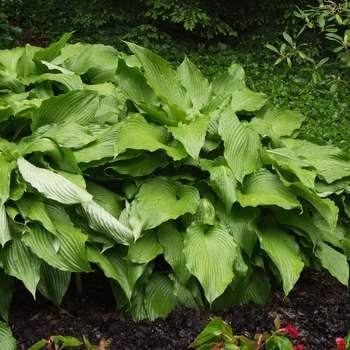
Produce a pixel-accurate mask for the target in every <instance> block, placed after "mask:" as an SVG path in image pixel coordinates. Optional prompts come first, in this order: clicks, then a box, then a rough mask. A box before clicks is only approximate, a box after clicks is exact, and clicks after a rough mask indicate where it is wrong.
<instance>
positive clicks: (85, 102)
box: [31, 90, 98, 130]
mask: <svg viewBox="0 0 350 350" xmlns="http://www.w3.org/2000/svg"><path fill="white" fill-rule="evenodd" d="M97 107H98V98H97V93H96V92H95V91H88V90H76V91H70V92H67V93H66V94H62V95H59V96H54V97H51V98H49V99H47V100H45V101H43V103H42V104H41V106H40V107H39V108H37V109H35V111H34V112H33V122H32V125H31V127H32V130H36V129H37V128H38V127H40V126H42V125H46V124H53V123H56V124H59V123H62V122H64V121H65V122H74V123H78V124H81V125H87V124H88V123H90V122H91V121H92V120H93V118H94V116H95V113H96V110H97Z"/></svg>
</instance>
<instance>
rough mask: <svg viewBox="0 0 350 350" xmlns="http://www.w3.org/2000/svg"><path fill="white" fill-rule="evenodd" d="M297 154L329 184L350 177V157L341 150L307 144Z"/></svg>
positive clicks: (299, 148) (297, 150)
mask: <svg viewBox="0 0 350 350" xmlns="http://www.w3.org/2000/svg"><path fill="white" fill-rule="evenodd" d="M296 152H297V154H298V156H299V157H301V158H302V159H303V161H304V162H305V163H307V164H308V165H309V166H312V167H314V169H315V171H316V173H317V176H318V177H319V178H321V179H323V180H325V181H326V182H327V183H332V182H334V181H336V180H339V179H341V178H343V177H346V176H350V157H349V156H348V155H347V154H346V152H344V151H342V150H340V149H339V148H336V147H334V146H330V145H326V146H320V145H316V144H314V143H311V142H305V143H304V144H303V145H302V146H301V147H298V148H296Z"/></svg>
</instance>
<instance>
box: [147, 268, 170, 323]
mask: <svg viewBox="0 0 350 350" xmlns="http://www.w3.org/2000/svg"><path fill="white" fill-rule="evenodd" d="M144 305H145V309H146V311H147V316H148V319H149V320H150V321H154V320H155V319H156V318H157V317H166V316H167V315H168V314H169V313H170V311H171V310H172V309H173V308H174V307H175V306H176V303H175V298H174V282H173V281H172V280H171V279H170V278H169V277H168V276H167V274H166V273H165V272H162V271H157V272H154V273H152V275H151V276H150V278H149V280H148V282H147V284H146V287H145V299H144Z"/></svg>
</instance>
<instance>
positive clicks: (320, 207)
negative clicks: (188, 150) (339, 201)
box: [292, 182, 339, 230]
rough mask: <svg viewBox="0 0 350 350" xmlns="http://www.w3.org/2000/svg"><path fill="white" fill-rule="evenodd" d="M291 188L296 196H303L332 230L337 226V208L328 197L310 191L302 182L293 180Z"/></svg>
mask: <svg viewBox="0 0 350 350" xmlns="http://www.w3.org/2000/svg"><path fill="white" fill-rule="evenodd" d="M292 190H293V192H294V193H295V194H297V195H298V196H300V197H302V198H305V199H306V200H307V201H308V202H310V203H311V204H312V206H313V207H314V208H316V210H317V211H318V212H319V213H320V214H321V215H322V216H323V217H324V219H325V220H326V221H327V222H328V224H329V227H330V228H331V229H332V230H333V229H334V228H335V227H336V226H337V221H338V213H339V208H338V207H337V206H336V205H335V204H334V202H333V201H332V200H331V199H329V198H320V197H319V196H318V195H317V194H316V193H314V192H312V191H310V190H309V189H308V188H307V187H305V186H304V185H303V184H302V183H300V182H299V183H298V182H295V183H294V184H293V185H292Z"/></svg>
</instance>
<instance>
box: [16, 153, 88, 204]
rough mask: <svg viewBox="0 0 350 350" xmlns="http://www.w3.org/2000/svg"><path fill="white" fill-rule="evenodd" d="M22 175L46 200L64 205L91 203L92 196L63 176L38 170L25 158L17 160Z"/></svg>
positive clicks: (45, 170)
mask: <svg viewBox="0 0 350 350" xmlns="http://www.w3.org/2000/svg"><path fill="white" fill-rule="evenodd" d="M17 164H18V168H19V171H20V172H21V175H22V176H23V178H24V179H25V181H27V182H29V183H30V184H31V185H32V186H33V187H35V188H36V189H37V190H38V191H39V192H40V193H42V194H43V195H44V196H45V197H46V198H49V199H53V200H55V201H57V202H60V203H62V204H76V203H82V202H86V201H91V200H92V196H91V195H90V194H89V193H88V192H87V191H85V190H84V189H82V188H80V187H78V186H77V185H75V184H74V183H72V182H71V181H69V180H67V179H66V178H64V177H63V176H61V175H59V174H56V173H53V172H52V171H49V170H47V169H42V168H38V167H36V166H35V165H33V164H31V163H30V162H28V161H27V160H25V159H24V158H22V157H20V158H18V159H17Z"/></svg>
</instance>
